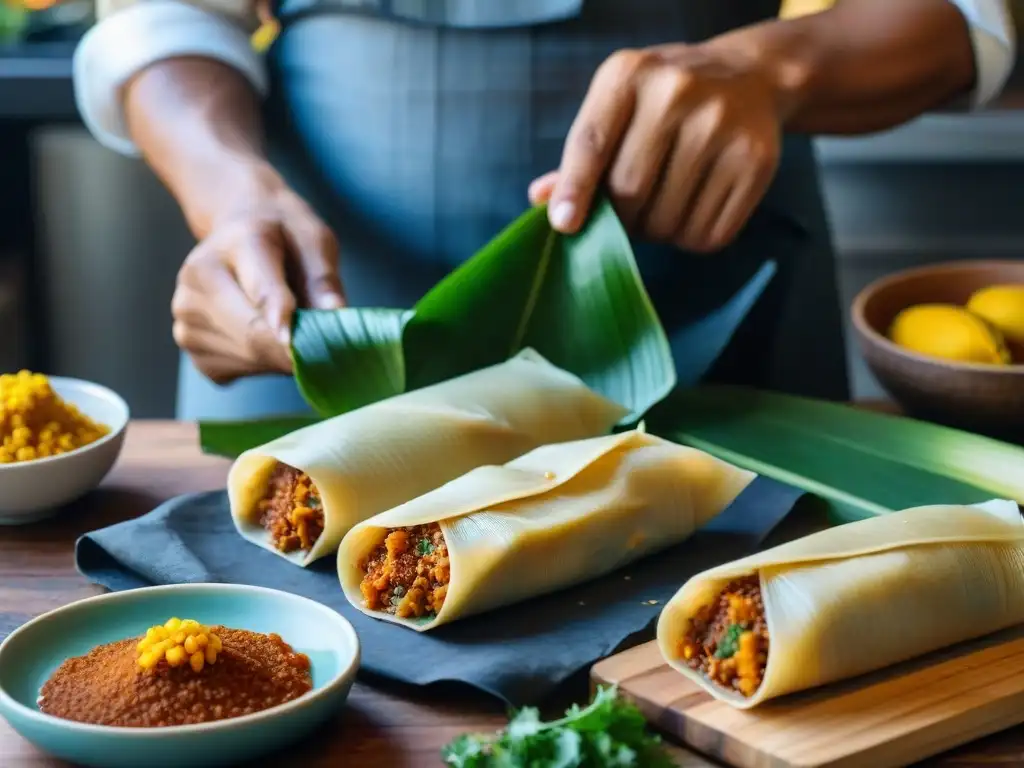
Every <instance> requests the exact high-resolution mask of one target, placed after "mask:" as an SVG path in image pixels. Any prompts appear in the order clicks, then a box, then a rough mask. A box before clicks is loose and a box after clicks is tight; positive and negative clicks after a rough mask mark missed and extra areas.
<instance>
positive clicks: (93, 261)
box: [0, 0, 1024, 417]
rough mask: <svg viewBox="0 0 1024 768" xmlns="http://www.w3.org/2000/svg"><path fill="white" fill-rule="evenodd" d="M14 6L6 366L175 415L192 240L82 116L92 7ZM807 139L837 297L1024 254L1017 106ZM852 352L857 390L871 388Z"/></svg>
mask: <svg viewBox="0 0 1024 768" xmlns="http://www.w3.org/2000/svg"><path fill="white" fill-rule="evenodd" d="M23 2H24V0H0V370H11V369H17V368H19V367H32V368H35V369H38V370H44V371H47V372H49V373H53V374H61V375H70V376H81V377H83V378H86V379H91V380H94V381H98V382H102V383H104V384H107V385H108V386H111V387H113V388H114V389H116V390H117V391H118V392H120V393H122V394H123V395H124V396H125V397H126V398H127V400H128V401H129V403H130V405H131V407H132V410H133V413H134V415H136V416H139V417H161V416H171V415H172V413H173V403H174V391H175V380H176V375H177V351H176V349H175V347H174V344H173V341H172V339H171V333H170V315H169V303H170V298H171V293H172V291H173V286H174V279H175V274H176V272H177V268H178V266H179V264H180V263H181V260H182V258H183V257H184V256H185V254H186V253H187V252H188V250H189V249H190V247H191V245H192V240H191V236H190V235H189V233H188V231H187V230H186V228H185V226H184V223H183V221H182V218H181V215H180V214H179V212H178V210H177V209H176V207H175V205H174V202H173V201H172V200H171V198H170V196H169V195H168V194H167V193H166V192H165V191H164V190H163V188H162V187H161V186H160V185H159V184H158V182H157V181H156V180H155V178H154V177H153V176H152V174H151V173H150V172H149V171H148V170H147V169H146V168H145V166H143V165H142V163H141V162H138V161H134V160H130V159H126V158H123V157H119V156H117V155H115V154H114V153H113V152H110V151H108V150H105V149H103V148H102V147H100V146H99V145H98V144H97V143H96V142H95V141H94V140H93V139H92V138H91V137H90V136H89V135H88V134H87V133H86V131H85V130H84V129H83V128H82V127H81V125H80V123H79V120H78V118H77V114H76V112H75V108H74V101H73V94H72V88H71V53H72V51H73V49H74V44H75V41H76V40H77V39H78V37H80V35H81V34H82V31H83V30H84V29H85V28H87V26H88V25H89V24H90V23H91V15H92V3H91V2H90V1H88V0H86V1H85V2H82V1H81V0H66V2H63V3H61V4H60V5H50V3H51V2H52V0H28V2H29V6H28V10H26V8H25V7H24V6H23V5H22V4H23ZM11 3H16V4H11ZM821 5H822V0H795V2H794V3H793V7H792V10H794V11H806V10H814V9H815V8H817V7H820V6H821ZM797 6H799V7H797ZM819 149H820V155H821V160H822V164H823V176H824V185H825V191H826V196H827V204H828V208H829V211H830V214H831V217H832V223H833V227H834V231H835V237H836V240H837V246H838V250H839V259H840V270H839V272H840V280H841V288H842V293H843V300H844V302H845V304H846V305H847V306H848V305H849V302H850V301H851V300H852V298H853V296H854V295H855V294H856V292H857V291H858V290H859V289H860V288H861V287H862V286H864V285H865V284H866V283H868V282H869V281H871V280H873V279H875V278H877V277H879V276H881V275H884V274H886V273H888V272H892V271H894V270H898V269H902V268H904V267H908V266H913V265H918V264H925V263H928V262H933V261H943V260H949V259H982V258H1006V257H1009V258H1018V257H1019V256H1020V255H1021V254H1024V211H1022V208H1021V207H1019V206H1020V205H1021V203H1020V202H1019V201H1021V200H1024V194H1022V192H1024V115H1022V114H1021V113H1016V112H1003V113H993V114H988V115H976V116H954V115H949V116H935V117H928V118H926V119H923V120H921V121H919V122H917V123H915V124H913V125H911V126H908V127H905V128H902V129H900V130H898V131H894V132H891V133H888V134H885V135H879V136H874V137H871V138H866V139H855V140H823V141H820V142H819ZM849 354H850V359H851V363H852V365H853V373H854V388H855V394H856V395H857V396H858V397H872V396H878V395H880V390H879V389H878V386H877V384H876V383H875V382H874V381H873V380H872V379H871V377H870V375H869V374H868V373H867V371H866V370H865V369H864V366H863V365H862V364H861V362H860V360H859V358H858V356H857V354H856V353H855V352H854V351H853V350H852V348H851V350H850V353H849Z"/></svg>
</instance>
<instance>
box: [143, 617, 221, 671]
mask: <svg viewBox="0 0 1024 768" xmlns="http://www.w3.org/2000/svg"><path fill="white" fill-rule="evenodd" d="M221 647H222V646H221V641H220V638H219V637H217V635H215V634H214V633H212V632H211V631H210V630H209V628H207V627H205V626H203V625H202V624H200V623H199V622H198V621H196V620H195V619H184V620H182V619H179V618H177V617H173V618H170V619H168V620H167V621H166V622H164V623H163V624H162V625H160V624H158V625H157V626H154V627H150V628H149V629H148V630H146V634H145V635H144V636H143V637H142V639H141V640H139V642H138V644H137V645H136V655H137V657H138V663H139V666H140V667H142V668H143V669H152V668H153V667H155V666H156V665H157V664H159V663H160V662H161V661H166V662H167V665H168V666H171V667H179V666H182V665H184V664H185V663H186V662H188V664H189V666H191V667H192V669H193V670H195V671H196V672H200V671H201V670H202V668H203V666H204V665H206V664H214V663H215V662H216V661H217V654H218V653H220V650H221Z"/></svg>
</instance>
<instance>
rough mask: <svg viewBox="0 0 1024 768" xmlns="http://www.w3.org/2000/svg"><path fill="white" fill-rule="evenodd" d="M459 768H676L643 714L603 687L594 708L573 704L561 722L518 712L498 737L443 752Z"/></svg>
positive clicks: (463, 742)
mask: <svg viewBox="0 0 1024 768" xmlns="http://www.w3.org/2000/svg"><path fill="white" fill-rule="evenodd" d="M441 756H442V759H443V760H444V763H445V765H449V766H455V767H456V768H672V767H673V766H674V765H675V764H674V762H673V761H672V759H671V758H670V757H669V756H668V755H667V754H666V752H665V751H664V749H663V748H662V747H661V742H660V739H658V737H657V736H654V735H652V734H650V733H649V732H648V731H647V725H646V723H645V721H644V718H643V715H642V714H640V711H639V710H638V709H637V708H636V707H635V706H633V705H632V704H630V703H628V702H626V701H623V700H622V699H620V698H618V696H617V694H616V690H615V688H599V689H598V691H597V694H596V695H595V697H594V700H593V701H592V702H591V703H590V704H589V706H587V707H584V708H582V709H581V708H580V707H578V706H573V707H572V708H571V709H569V711H567V712H566V714H565V717H564V718H562V719H561V720H555V721H553V722H550V723H544V722H542V721H541V720H540V716H539V714H538V712H537V710H536V709H532V708H525V709H522V710H520V711H519V712H517V713H515V714H514V715H513V716H512V719H511V720H510V722H509V724H508V727H507V728H506V729H505V730H504V731H502V732H500V733H498V734H495V735H493V736H485V735H474V734H467V735H464V736H460V737H459V738H457V739H455V740H454V741H452V742H451V743H450V744H448V745H447V746H446V747H445V748H444V749H443V750H442V752H441Z"/></svg>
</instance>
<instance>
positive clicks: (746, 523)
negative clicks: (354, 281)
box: [75, 477, 803, 706]
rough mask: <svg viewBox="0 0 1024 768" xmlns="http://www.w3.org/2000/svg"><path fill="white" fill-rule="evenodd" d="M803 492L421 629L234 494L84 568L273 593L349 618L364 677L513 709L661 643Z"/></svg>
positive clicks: (145, 520) (109, 545)
mask: <svg viewBox="0 0 1024 768" xmlns="http://www.w3.org/2000/svg"><path fill="white" fill-rule="evenodd" d="M802 495H803V491H800V490H797V489H795V488H791V487H789V486H786V485H782V484H780V483H777V482H775V481H774V480H769V479H767V478H762V477H759V478H757V479H755V480H754V482H753V483H751V484H750V485H749V486H748V487H747V488H746V490H745V491H744V492H743V493H742V494H741V495H740V496H739V498H737V499H736V501H735V502H733V504H732V505H731V506H730V507H729V508H728V509H727V510H726V511H725V512H723V513H722V514H721V515H719V516H718V517H717V518H716V519H715V520H714V521H713V522H712V523H711V524H710V525H708V526H706V527H705V528H704V529H703V530H701V531H699V532H698V533H697V534H695V535H694V536H693V537H691V538H690V540H689V541H687V542H686V543H684V544H682V545H680V546H677V547H673V548H672V549H669V550H667V551H665V552H662V553H660V554H657V555H654V556H653V557H649V558H647V559H645V560H643V561H641V562H639V563H635V564H633V565H631V566H628V567H626V568H624V569H622V570H620V571H616V572H614V573H611V574H609V575H607V576H604V577H601V578H598V579H595V580H594V581H591V582H588V583H586V584H583V585H580V586H576V587H572V588H569V589H565V590H562V591H560V592H557V593H555V594H552V595H548V596H546V597H541V598H538V599H535V600H531V601H529V602H526V603H520V604H518V605H513V606H509V607H506V608H503V609H500V610H497V611H493V612H491V613H488V614H483V615H481V616H477V617H472V618H468V619H465V620H463V621H458V622H455V623H453V624H450V625H448V626H444V627H440V628H438V630H436V631H432V632H426V633H422V634H421V633H416V632H413V631H411V630H409V629H406V628H404V627H400V626H397V625H394V624H389V623H386V622H383V621H377V620H374V619H371V618H369V617H367V616H364V615H363V614H362V613H360V612H359V611H357V610H356V609H355V608H353V607H352V606H351V605H349V603H348V601H347V600H346V599H345V597H344V595H343V594H342V592H341V588H340V587H339V585H338V577H337V573H336V571H335V560H334V558H333V557H326V558H323V559H322V560H320V561H318V562H317V563H315V564H314V565H313V567H311V568H307V569H302V568H299V567H297V566H295V565H293V564H292V563H289V562H288V561H286V560H284V559H282V558H280V557H278V556H277V555H275V554H273V553H271V552H267V551H266V550H264V549H261V548H259V547H257V546H255V545H253V544H250V543H249V542H247V541H245V540H243V539H242V538H241V537H240V536H238V534H237V533H236V532H235V529H234V526H233V525H232V523H231V518H230V514H229V512H228V501H227V494H226V493H224V492H214V493H202V494H193V495H189V496H182V497H180V498H177V499H172V500H171V501H168V502H167V503H165V504H163V505H161V506H160V507H158V508H157V509H155V510H153V511H152V512H150V513H149V514H148V515H145V516H143V517H140V518H137V519H135V520H129V521H128V522H124V523H119V524H117V525H113V526H110V527H109V528H103V529H101V530H99V531H94V532H93V533H88V534H86V535H85V536H83V537H82V538H81V539H79V540H78V543H77V545H76V548H75V559H76V564H77V566H78V569H79V570H80V571H81V572H82V574H84V575H85V576H86V577H87V578H88V579H90V580H91V581H93V582H95V583H97V584H100V585H102V586H104V587H107V588H108V589H111V590H114V591H119V590H125V589H135V588H138V587H148V586H153V585H157V584H180V583H185V582H191V583H195V582H229V583H236V584H254V585H257V586H262V587H272V588H274V589H280V590H283V591H286V592H292V593H294V594H298V595H304V596H305V597H309V598H312V599H313V600H317V601H319V602H321V603H323V604H324V605H328V606H330V607H331V608H334V609H335V610H337V611H338V612H339V613H341V614H342V615H343V616H345V618H347V619H348V620H349V621H350V622H352V625H353V626H354V627H355V629H356V632H357V633H358V634H359V639H360V642H361V644H362V653H363V667H362V671H364V672H370V673H372V674H376V675H381V676H384V677H389V678H392V679H395V680H399V681H401V682H404V683H411V684H413V685H428V684H431V683H439V682H460V683H465V684H467V685H470V686H472V687H474V688H478V689H480V690H483V691H486V692H487V693H490V694H493V695H494V696H497V697H498V698H501V699H503V700H505V701H506V702H508V703H509V704H511V705H513V706H523V705H527V704H534V703H538V702H540V701H543V700H544V699H545V698H546V697H547V696H548V695H549V694H550V693H552V691H553V690H554V689H555V688H556V687H557V686H558V685H559V684H560V683H562V682H563V681H565V680H566V679H568V678H569V677H571V676H572V675H573V674H574V673H576V672H578V671H580V670H582V669H584V668H586V667H588V666H589V665H590V664H592V663H593V662H595V661H597V660H598V659H601V658H604V657H605V656H608V655H610V654H612V653H614V652H616V651H617V650H620V649H622V648H625V647H628V646H631V645H635V644H637V643H640V642H644V641H646V640H649V639H650V638H651V637H652V636H653V630H654V622H655V620H656V619H657V617H658V614H659V612H660V611H661V608H662V606H663V605H664V604H665V602H666V601H667V600H668V599H669V598H670V597H671V596H672V595H673V594H674V593H675V591H676V590H677V589H679V587H680V586H681V585H682V584H683V582H684V581H685V580H686V579H687V578H688V577H690V576H692V575H693V574H695V573H698V572H699V571H702V570H704V569H705V568H708V567H710V566H712V565H716V564H718V563H722V562H725V561H727V560H732V559H735V558H737V557H742V556H743V555H746V554H749V553H750V552H752V551H754V550H755V549H756V548H757V547H758V545H759V544H760V543H761V542H762V541H763V540H764V537H765V536H767V535H768V533H770V532H771V530H772V529H773V528H774V527H775V526H776V524H778V523H779V522H780V521H781V520H782V519H783V518H784V517H785V516H786V515H787V514H788V513H789V511H790V510H791V509H792V507H793V505H794V504H795V503H796V501H797V500H798V499H799V498H800V496H802Z"/></svg>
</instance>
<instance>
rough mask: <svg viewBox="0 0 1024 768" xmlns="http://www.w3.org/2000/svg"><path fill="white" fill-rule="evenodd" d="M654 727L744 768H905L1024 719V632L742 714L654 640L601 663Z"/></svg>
mask: <svg viewBox="0 0 1024 768" xmlns="http://www.w3.org/2000/svg"><path fill="white" fill-rule="evenodd" d="M591 677H592V679H593V682H594V683H595V684H601V685H610V684H615V685H618V686H619V690H620V692H621V693H622V694H623V695H625V696H627V697H628V698H630V699H632V700H633V701H634V702H636V704H637V706H638V707H639V708H640V709H641V711H642V712H643V713H644V715H645V716H646V717H647V718H648V720H649V722H650V723H651V725H652V727H654V728H657V729H658V730H661V731H662V732H664V733H665V734H666V735H668V736H669V737H674V738H675V739H678V740H681V741H682V742H683V743H685V744H687V745H689V746H690V747H692V748H693V749H695V750H697V751H699V752H702V753H704V754H706V755H708V756H710V757H712V758H715V759H717V760H720V761H722V762H724V763H727V764H729V765H733V766H737V767H738V768H795V767H796V766H800V768H817V767H818V766H829V767H830V768H840V767H842V768H899V766H905V765H908V764H910V763H913V762H916V761H918V760H923V759H925V758H927V757H930V756H932V755H936V754H938V753H940V752H945V751H946V750H949V749H952V748H953V747H957V746H960V745H962V744H965V743H967V742H970V741H974V740H975V739H978V738H981V737H982V736H987V735H989V734H991V733H995V732H996V731H1001V730H1005V729H1006V728H1009V727H1011V726H1014V725H1018V724H1020V723H1021V722H1024V631H1022V630H1021V629H1015V630H1012V631H1011V632H1007V633H1001V634H999V635H993V636H991V637H989V638H986V639H984V640H981V641H977V642H974V643H970V644H964V645H960V646H956V647H955V648H953V649H951V650H947V651H943V652H940V653H938V654H932V655H930V656H926V657H923V658H922V659H919V660H916V661H914V662H910V663H908V664H902V665H899V666H897V667H892V668H889V669H887V670H885V671H883V672H880V673H876V674H872V675H865V676H864V677H861V678H857V679H856V680H854V681H849V682H845V683H840V684H836V685H832V686H826V687H825V688H821V689H818V690H816V691H814V692H811V693H802V694H795V695H793V696H789V697H784V698H782V699H779V700H776V701H773V702H768V703H766V704H764V705H762V706H760V707H757V708H755V709H753V710H748V711H740V710H736V709H733V708H732V707H730V706H728V705H726V704H723V703H721V702H719V701H716V700H715V699H713V698H712V697H711V696H709V695H708V694H707V693H705V692H704V691H702V690H701V689H700V688H698V687H697V686H696V685H694V684H693V683H691V682H689V681H688V680H686V679H685V678H683V676H682V675H680V674H679V673H678V672H676V671H675V670H673V669H672V668H670V667H669V666H667V665H666V664H665V662H664V661H663V660H662V658H661V654H660V652H659V651H658V648H657V645H656V644H655V643H653V642H651V643H647V644H645V645H641V646H638V647H637V648H633V649H632V650H629V651H626V652H624V653H620V654H617V655H615V656H612V657H610V658H608V659H605V660H604V661H601V662H598V663H597V664H595V665H594V667H593V669H592V670H591Z"/></svg>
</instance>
